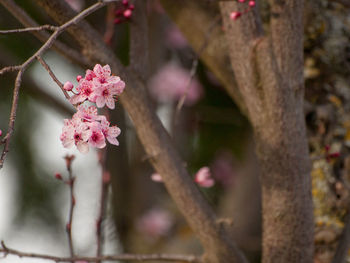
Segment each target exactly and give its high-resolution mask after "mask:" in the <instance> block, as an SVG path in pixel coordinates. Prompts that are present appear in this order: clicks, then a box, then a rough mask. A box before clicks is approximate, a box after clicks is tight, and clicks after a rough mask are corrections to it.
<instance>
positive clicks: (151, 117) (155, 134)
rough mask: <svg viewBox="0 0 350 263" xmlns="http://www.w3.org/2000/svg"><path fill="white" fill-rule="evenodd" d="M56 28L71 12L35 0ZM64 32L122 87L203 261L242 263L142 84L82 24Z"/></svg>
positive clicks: (54, 1) (59, 4) (56, 3)
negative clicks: (106, 67)
mask: <svg viewBox="0 0 350 263" xmlns="http://www.w3.org/2000/svg"><path fill="white" fill-rule="evenodd" d="M36 2H37V3H38V4H39V5H40V6H41V7H42V8H44V10H45V11H46V12H47V13H48V14H49V15H50V16H51V17H52V18H53V19H54V20H56V21H57V22H58V23H63V22H65V21H67V20H68V19H69V18H70V17H72V16H73V15H74V13H73V12H72V11H71V10H70V8H69V7H68V6H67V5H66V4H65V3H64V2H63V1H58V0H50V1H48V0H37V1H36ZM68 32H69V33H70V34H71V35H72V36H73V37H74V38H75V39H76V40H77V42H78V43H79V44H80V45H81V48H82V50H83V54H84V55H85V56H86V57H87V58H88V59H89V60H90V61H91V63H102V64H109V65H110V66H111V68H112V71H113V72H114V73H116V74H118V75H119V76H120V77H121V78H122V79H124V80H125V81H126V82H127V85H128V86H127V88H126V89H125V91H124V93H123V94H122V96H121V102H122V104H123V106H124V108H125V109H126V111H127V112H128V114H129V115H130V117H131V119H132V121H133V123H134V125H135V129H136V132H137V134H138V136H139V138H140V140H141V142H142V144H143V146H144V148H145V151H146V153H147V154H148V156H149V159H150V162H151V163H152V164H153V166H154V167H155V169H156V171H157V172H158V173H160V174H161V175H162V177H163V179H164V183H165V186H166V188H167V190H168V191H169V193H170V195H171V197H172V198H173V200H174V201H175V203H176V204H177V206H178V208H179V210H180V211H181V212H182V213H183V215H184V216H185V218H186V220H187V222H188V223H189V225H190V226H191V228H192V229H193V230H194V232H195V233H196V235H197V236H198V238H199V239H200V241H201V243H202V245H203V247H204V250H205V257H204V261H205V262H213V263H216V262H246V260H245V257H244V256H243V254H242V253H241V252H240V251H239V250H238V249H237V248H236V245H235V243H234V242H233V241H232V240H231V239H230V237H229V235H228V233H227V232H226V229H225V228H224V227H223V226H222V225H221V224H218V223H217V221H216V216H215V214H214V213H213V211H212V208H211V207H210V206H209V205H208V203H207V201H206V200H205V199H204V198H203V196H202V194H201V193H200V192H199V190H198V188H197V187H196V186H195V185H194V183H193V181H192V179H191V177H190V176H189V174H188V172H187V171H186V169H185V165H184V163H183V162H182V160H181V158H180V156H179V155H178V153H177V152H176V151H175V149H174V147H173V146H172V142H171V139H170V137H169V135H168V134H167V132H166V130H165V129H164V127H163V126H162V124H161V123H160V121H159V119H158V117H157V116H156V115H155V113H154V111H153V109H152V106H151V105H150V102H149V100H148V99H147V94H146V91H145V87H144V84H143V83H142V81H141V80H140V79H139V78H138V74H136V73H135V72H133V70H132V69H127V68H125V67H123V66H122V65H121V63H120V62H119V61H118V59H117V58H116V57H115V55H114V54H113V52H112V51H111V50H110V49H109V48H108V47H107V46H106V45H105V44H104V43H103V41H102V38H101V36H100V35H99V34H98V33H97V32H96V31H95V30H94V29H93V28H92V27H91V26H90V25H89V24H88V23H86V22H84V21H82V22H81V23H79V25H76V26H72V27H71V28H70V29H69V30H68Z"/></svg>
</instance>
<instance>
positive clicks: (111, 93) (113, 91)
mask: <svg viewBox="0 0 350 263" xmlns="http://www.w3.org/2000/svg"><path fill="white" fill-rule="evenodd" d="M124 87H125V84H124V82H123V81H119V82H118V83H117V84H111V85H100V86H99V87H98V88H97V89H96V97H95V98H96V106H97V107H99V108H102V107H104V105H105V104H106V106H107V107H108V108H110V109H114V107H115V102H114V100H115V97H116V96H118V95H120V93H121V92H122V91H123V89H124Z"/></svg>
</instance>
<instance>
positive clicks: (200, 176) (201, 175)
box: [194, 166, 215, 188]
mask: <svg viewBox="0 0 350 263" xmlns="http://www.w3.org/2000/svg"><path fill="white" fill-rule="evenodd" d="M194 177H195V178H194V181H195V182H196V183H197V184H198V185H200V186H201V187H206V188H209V187H212V186H213V185H214V183H215V182H214V180H213V178H211V174H210V170H209V167H207V166H204V167H202V168H201V169H199V170H198V172H197V173H196V175H195V176H194Z"/></svg>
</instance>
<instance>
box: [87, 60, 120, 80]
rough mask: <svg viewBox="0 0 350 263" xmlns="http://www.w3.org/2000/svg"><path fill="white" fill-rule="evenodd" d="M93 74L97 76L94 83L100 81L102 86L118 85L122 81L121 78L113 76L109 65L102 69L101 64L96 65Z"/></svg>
mask: <svg viewBox="0 0 350 263" xmlns="http://www.w3.org/2000/svg"><path fill="white" fill-rule="evenodd" d="M93 73H94V74H95V77H93V79H94V81H98V83H100V84H117V83H118V82H119V81H120V78H119V77H116V76H111V68H110V67H109V65H105V66H103V67H102V66H101V65H100V64H96V65H95V67H94V70H93ZM90 74H91V73H90ZM92 76H93V74H92Z"/></svg>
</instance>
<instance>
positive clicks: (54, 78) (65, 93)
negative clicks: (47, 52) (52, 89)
mask: <svg viewBox="0 0 350 263" xmlns="http://www.w3.org/2000/svg"><path fill="white" fill-rule="evenodd" d="M36 59H37V60H38V61H39V62H40V64H41V65H42V66H43V67H44V68H45V69H46V70H47V72H49V74H50V76H51V78H52V79H53V81H55V82H56V83H57V85H58V86H59V87H60V89H61V90H62V92H63V94H64V96H65V97H66V99H69V98H70V96H69V94H68V93H67V91H66V90H65V89H64V88H63V83H62V82H61V81H59V80H58V78H57V77H56V76H55V74H54V73H53V72H52V70H51V68H50V67H49V65H48V64H47V63H46V62H45V60H43V59H42V58H41V57H40V56H37V57H36Z"/></svg>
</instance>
